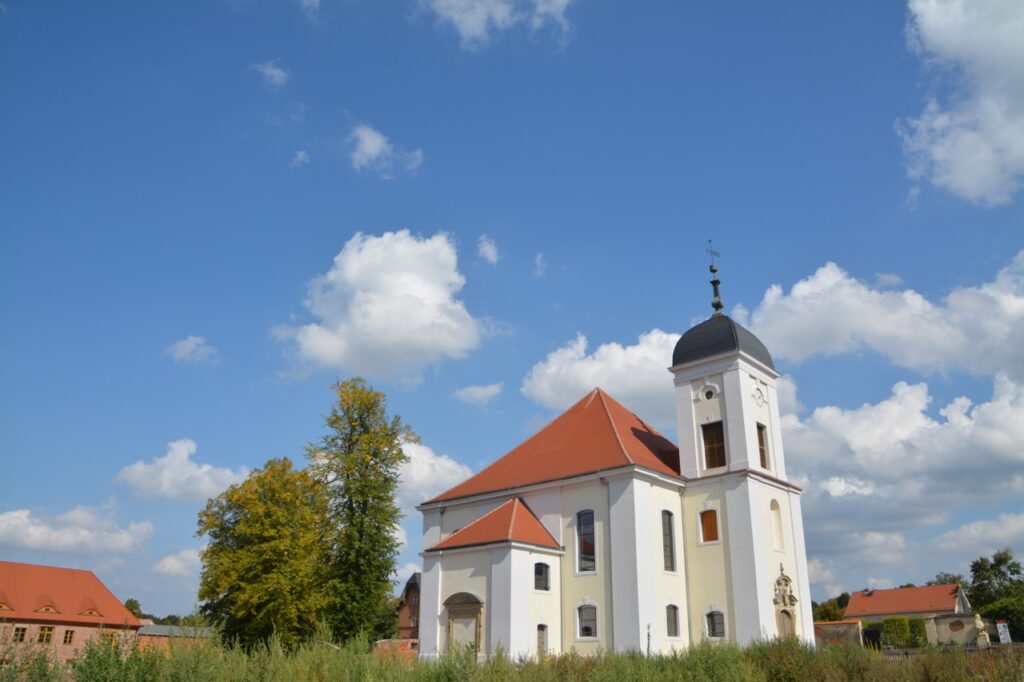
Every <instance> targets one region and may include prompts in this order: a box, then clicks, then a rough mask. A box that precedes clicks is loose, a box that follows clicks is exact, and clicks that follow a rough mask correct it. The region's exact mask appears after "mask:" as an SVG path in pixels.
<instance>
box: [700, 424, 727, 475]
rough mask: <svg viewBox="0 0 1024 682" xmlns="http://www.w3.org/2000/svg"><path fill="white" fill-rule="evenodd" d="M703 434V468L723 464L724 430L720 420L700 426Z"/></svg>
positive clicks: (711, 467)
mask: <svg viewBox="0 0 1024 682" xmlns="http://www.w3.org/2000/svg"><path fill="white" fill-rule="evenodd" d="M700 428H701V431H702V432H703V434H704V468H705V469H715V468H717V467H724V466H725V430H724V428H723V427H722V422H712V423H711V424H704V425H703V426H701V427H700Z"/></svg>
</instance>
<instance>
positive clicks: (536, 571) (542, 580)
mask: <svg viewBox="0 0 1024 682" xmlns="http://www.w3.org/2000/svg"><path fill="white" fill-rule="evenodd" d="M533 589H535V590H543V591H544V592H547V591H548V590H550V589H551V570H550V569H549V568H548V565H547V564H544V563H540V562H538V563H536V564H534V565H533Z"/></svg>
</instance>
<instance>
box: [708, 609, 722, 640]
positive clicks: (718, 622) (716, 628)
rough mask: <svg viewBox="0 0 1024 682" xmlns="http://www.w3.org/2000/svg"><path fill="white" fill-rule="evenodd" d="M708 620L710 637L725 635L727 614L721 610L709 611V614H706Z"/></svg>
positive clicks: (719, 637)
mask: <svg viewBox="0 0 1024 682" xmlns="http://www.w3.org/2000/svg"><path fill="white" fill-rule="evenodd" d="M704 620H705V622H706V626H707V631H708V637H715V638H718V639H721V638H722V637H725V616H723V615H722V612H721V611H708V614H707V615H706V616H704Z"/></svg>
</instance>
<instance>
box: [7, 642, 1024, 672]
mask: <svg viewBox="0 0 1024 682" xmlns="http://www.w3.org/2000/svg"><path fill="white" fill-rule="evenodd" d="M0 659H2V660H4V661H6V663H5V664H3V665H0V682H8V681H10V682H14V681H15V680H18V681H22V680H25V681H35V680H39V681H49V680H59V681H61V682H65V681H66V682H94V681H95V682H100V681H102V682H150V681H153V682H203V681H205V680H216V681H217V682H235V681H237V682H250V681H252V682H292V681H295V680H314V681H321V680H322V681H325V682H326V681H327V680H331V681H334V680H341V681H343V682H348V681H356V680H359V681H362V680H368V681H373V682H378V681H379V682H406V681H409V682H413V681H420V680H424V681H427V682H462V681H466V682H476V681H481V682H483V681H484V680H486V681H487V682H505V681H508V682H515V681H519V680H529V681H530V682H533V681H537V682H563V681H568V682H660V681H662V680H664V681H668V680H672V681H676V680H679V681H682V682H711V681H715V682H839V681H841V680H855V681H858V682H869V681H874V680H900V681H901V680H913V681H915V682H916V681H918V680H921V681H927V682H943V681H945V680H950V681H952V680H992V681H996V680H998V681H999V682H1004V681H1010V680H1012V681H1015V682H1024V649H1021V648H1016V647H1015V648H1012V649H1011V648H1005V649H1000V648H998V647H994V648H993V649H992V650H989V651H985V652H977V653H967V652H963V651H958V650H938V649H933V650H926V651H924V652H923V653H921V654H920V655H918V656H915V657H912V658H910V659H909V660H905V661H895V662H894V661H889V660H888V659H887V658H886V657H885V656H884V655H883V654H880V653H878V652H875V651H870V650H867V649H862V648H860V647H822V648H818V649H814V648H811V647H808V646H806V645H804V644H801V643H800V642H798V641H797V640H795V639H792V640H784V641H771V642H762V643H758V644H754V645H752V646H750V647H747V648H745V649H741V648H739V647H735V646H728V645H726V646H723V645H710V644H703V645H700V646H695V647H692V648H690V649H688V650H687V651H685V652H681V653H676V654H672V655H669V656H643V655H641V654H639V653H627V654H600V655H598V656H594V657H583V656H580V655H578V654H576V653H575V652H570V653H567V654H564V655H562V656H555V657H548V658H545V659H543V660H540V661H534V660H522V661H515V660H510V659H509V658H508V657H507V656H505V655H504V654H501V653H499V654H498V655H496V656H493V657H491V658H490V659H489V660H487V661H486V662H483V663H478V662H477V660H476V656H475V654H474V653H473V652H472V651H470V650H464V651H461V652H458V653H456V654H453V655H450V656H445V657H442V658H440V659H438V660H436V661H407V660H403V659H401V658H393V657H388V656H381V655H377V654H374V653H373V652H372V650H371V646H370V644H369V642H367V641H366V640H365V639H355V640H353V641H350V642H348V643H346V644H344V645H341V646H338V645H336V644H334V643H333V642H331V640H330V637H329V635H328V634H327V633H321V634H320V635H318V636H317V637H315V638H314V639H313V640H312V641H310V642H308V643H306V644H303V645H301V646H299V647H296V648H294V649H291V650H286V649H285V648H284V647H282V646H281V644H280V642H279V641H277V640H274V639H272V640H271V641H270V642H268V643H267V644H266V645H264V646H260V647H256V648H251V649H243V648H241V647H238V646H232V645H221V644H217V643H209V644H199V645H192V644H177V643H172V645H171V647H170V648H169V649H167V650H158V649H140V648H136V647H132V646H118V645H116V644H102V643H101V644H90V645H89V646H87V647H86V648H85V649H84V650H83V651H81V652H80V653H79V655H78V657H77V658H75V659H74V660H73V661H71V662H69V663H68V664H66V665H61V664H59V663H56V662H55V661H53V660H51V659H50V658H49V657H48V655H47V653H46V650H45V649H34V648H31V647H29V648H21V649H8V650H6V651H0Z"/></svg>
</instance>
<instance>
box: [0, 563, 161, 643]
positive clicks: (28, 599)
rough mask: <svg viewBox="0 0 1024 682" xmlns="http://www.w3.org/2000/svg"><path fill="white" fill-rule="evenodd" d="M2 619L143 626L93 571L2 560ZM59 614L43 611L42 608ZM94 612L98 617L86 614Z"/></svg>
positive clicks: (0, 572) (0, 617)
mask: <svg viewBox="0 0 1024 682" xmlns="http://www.w3.org/2000/svg"><path fill="white" fill-rule="evenodd" d="M0 604H5V605H6V606H7V607H8V608H7V609H4V608H0V619H3V620H8V621H12V620H37V621H39V620H47V621H60V622H68V623H88V624H93V625H104V626H106V627H112V626H116V627H123V626H125V625H127V626H130V627H134V628H138V627H141V624H140V623H139V620H138V618H136V617H135V616H134V614H132V612H131V611H129V610H128V609H126V608H125V607H124V605H123V604H122V603H121V602H120V601H118V599H117V597H115V596H114V595H113V594H111V593H110V590H108V589H107V588H106V586H105V585H104V584H103V583H101V582H100V580H99V578H97V577H96V576H95V575H93V574H92V572H91V571H82V570H79V569H76V568H58V567H56V566H37V565H35V564H20V563H15V562H13V561H0ZM47 607H49V609H53V610H54V611H56V613H52V612H50V613H46V612H43V613H40V610H41V609H47ZM90 610H91V611H94V612H96V613H98V614H99V615H98V616H86V615H83V614H84V613H86V612H89V611H90Z"/></svg>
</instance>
